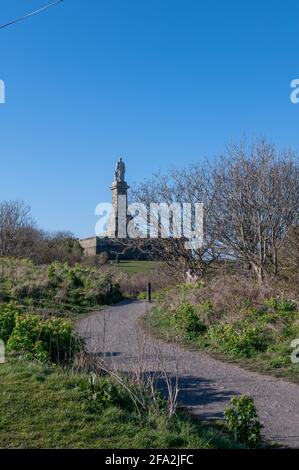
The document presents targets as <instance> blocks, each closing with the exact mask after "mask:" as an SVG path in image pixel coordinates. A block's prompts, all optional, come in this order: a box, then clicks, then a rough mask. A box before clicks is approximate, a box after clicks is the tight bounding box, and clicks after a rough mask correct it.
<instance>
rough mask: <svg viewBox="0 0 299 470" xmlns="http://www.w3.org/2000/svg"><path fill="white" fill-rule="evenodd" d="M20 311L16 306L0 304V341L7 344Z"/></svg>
mask: <svg viewBox="0 0 299 470" xmlns="http://www.w3.org/2000/svg"><path fill="white" fill-rule="evenodd" d="M18 313H19V311H18V309H17V307H16V306H15V304H13V303H11V304H0V339H1V340H2V341H4V343H6V342H7V341H8V339H9V337H10V335H11V333H12V331H13V329H14V327H15V324H16V317H17V315H18Z"/></svg>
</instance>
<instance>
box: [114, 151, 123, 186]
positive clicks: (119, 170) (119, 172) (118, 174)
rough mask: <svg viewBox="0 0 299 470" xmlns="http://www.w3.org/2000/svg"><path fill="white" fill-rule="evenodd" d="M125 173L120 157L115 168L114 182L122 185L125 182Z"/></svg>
mask: <svg viewBox="0 0 299 470" xmlns="http://www.w3.org/2000/svg"><path fill="white" fill-rule="evenodd" d="M125 172H126V166H125V164H124V162H123V159H122V158H121V157H120V159H119V160H118V162H117V165H116V168H115V181H116V182H117V183H123V182H124V181H125Z"/></svg>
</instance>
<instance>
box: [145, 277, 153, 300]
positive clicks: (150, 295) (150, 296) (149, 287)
mask: <svg viewBox="0 0 299 470" xmlns="http://www.w3.org/2000/svg"><path fill="white" fill-rule="evenodd" d="M146 300H147V301H148V302H151V301H152V285H151V283H150V282H148V284H147V298H146Z"/></svg>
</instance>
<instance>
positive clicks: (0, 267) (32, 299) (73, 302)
mask: <svg viewBox="0 0 299 470" xmlns="http://www.w3.org/2000/svg"><path fill="white" fill-rule="evenodd" d="M121 299H122V295H121V292H120V290H119V286H118V285H117V284H115V283H114V282H113V279H112V276H111V275H110V274H109V273H108V272H106V271H104V270H103V269H102V268H95V267H89V266H83V265H80V264H76V265H75V266H69V265H68V264H66V263H65V264H62V263H58V262H55V263H52V264H50V265H39V266H36V265H34V264H33V263H32V262H31V261H29V260H26V259H21V260H18V259H13V258H0V302H3V303H8V302H11V301H14V302H16V303H17V304H18V305H20V306H21V307H22V308H23V309H24V310H28V311H29V312H33V311H34V312H37V313H41V314H46V315H49V314H54V315H57V314H59V315H68V314H80V313H84V312H89V311H91V310H95V309H97V308H98V307H99V306H101V305H107V304H111V303H114V302H117V301H119V300H121Z"/></svg>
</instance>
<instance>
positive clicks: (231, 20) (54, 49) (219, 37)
mask: <svg viewBox="0 0 299 470" xmlns="http://www.w3.org/2000/svg"><path fill="white" fill-rule="evenodd" d="M46 3H47V0H1V2H0V22H1V23H4V22H6V21H8V20H10V19H11V18H13V17H15V16H19V15H21V14H23V13H26V12H27V11H30V10H33V9H35V8H39V7H40V6H43V5H44V4H46ZM0 47H1V53H0V79H2V80H4V81H5V84H6V104H5V105H0V142H1V153H0V158H1V184H0V200H2V199H17V198H18V199H23V200H25V201H26V202H27V203H28V204H30V205H31V207H32V213H33V215H34V217H35V219H36V220H37V221H38V224H39V225H40V226H41V227H43V228H45V229H49V230H58V229H69V230H72V231H73V232H74V233H75V234H76V235H77V236H80V237H81V236H88V235H93V234H94V226H95V222H96V217H95V215H94V209H95V206H96V204H97V203H99V202H102V201H109V200H110V192H109V186H110V183H111V180H112V175H113V171H114V167H115V162H116V160H117V157H118V156H119V155H123V156H124V158H125V161H126V163H127V179H128V182H129V183H132V182H134V181H139V180H142V179H143V178H145V177H146V176H147V175H148V174H150V173H152V172H154V171H157V170H159V169H161V170H166V169H167V168H168V167H170V166H173V165H175V166H183V165H185V164H188V163H191V162H194V161H197V160H199V159H202V158H205V157H211V156H212V155H213V154H215V153H218V152H220V151H221V150H222V149H224V148H225V146H226V144H227V143H228V142H229V141H231V140H232V139H238V138H240V137H241V136H242V134H243V133H244V132H245V133H246V134H248V135H249V136H252V135H254V134H257V135H260V134H262V135H265V136H267V137H268V138H269V139H271V140H273V141H275V142H276V143H277V144H278V145H279V146H292V147H294V148H295V149H297V150H299V132H298V127H299V105H296V106H295V105H292V104H291V102H290V82H291V80H293V79H295V78H299V4H298V1H295V0H294V1H292V0H286V1H284V2H281V1H278V0H277V1H276V0H268V1H266V0H264V1H262V2H261V1H257V0H251V1H242V2H240V1H237V0H227V1H225V0H215V1H213V2H211V1H208V0H206V1H202V0H65V1H64V2H63V3H62V4H61V5H58V6H57V7H55V8H53V9H50V10H48V11H46V12H44V13H41V14H40V15H38V16H35V17H33V18H30V19H28V20H26V21H24V22H22V23H18V24H16V25H14V26H12V27H9V28H7V29H3V30H0Z"/></svg>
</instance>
